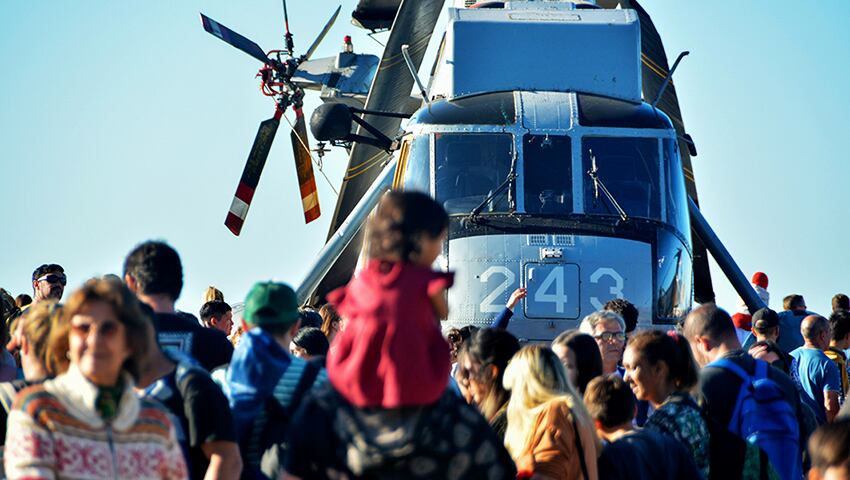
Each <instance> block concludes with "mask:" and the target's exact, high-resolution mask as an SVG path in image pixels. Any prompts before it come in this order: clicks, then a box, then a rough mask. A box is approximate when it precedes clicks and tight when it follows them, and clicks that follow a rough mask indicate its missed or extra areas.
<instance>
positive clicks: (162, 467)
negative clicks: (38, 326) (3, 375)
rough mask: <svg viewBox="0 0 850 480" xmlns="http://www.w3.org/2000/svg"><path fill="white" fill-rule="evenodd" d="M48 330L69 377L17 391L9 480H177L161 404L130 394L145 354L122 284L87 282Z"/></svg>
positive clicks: (178, 462) (144, 324) (177, 456)
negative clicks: (55, 325)
mask: <svg viewBox="0 0 850 480" xmlns="http://www.w3.org/2000/svg"><path fill="white" fill-rule="evenodd" d="M63 318H64V321H63V322H62V324H61V328H58V329H56V330H54V331H53V332H51V336H50V340H49V343H50V346H51V349H53V350H54V351H59V350H61V349H63V348H65V349H67V351H68V357H69V360H70V365H69V368H68V371H67V372H65V373H63V374H61V375H59V376H57V377H56V378H54V379H51V380H47V381H45V382H44V383H42V384H40V385H35V386H31V387H29V388H26V389H24V390H22V391H21V392H20V393H19V394H18V396H17V398H16V399H15V404H14V405H13V407H12V411H11V412H10V413H9V419H8V430H7V434H6V456H5V459H4V461H5V467H6V475H7V477H8V478H10V479H16V478H17V479H20V478H59V479H77V478H86V479H107V478H135V479H183V478H187V470H186V464H185V460H184V458H183V454H182V451H181V449H180V445H179V444H178V442H177V440H176V437H175V430H174V426H173V425H172V424H171V421H170V420H169V419H168V415H167V412H166V410H165V409H164V407H162V406H160V405H159V404H155V403H153V402H151V401H149V400H145V399H142V398H139V397H138V396H137V395H136V394H135V393H134V390H133V385H134V382H135V380H136V379H137V378H138V375H139V363H140V361H141V359H142V358H143V356H144V355H145V354H146V350H147V343H146V342H147V337H148V335H147V329H149V328H152V327H151V325H150V323H149V321H148V319H147V317H145V316H143V314H142V312H141V311H140V309H139V305H138V303H137V300H136V298H135V297H134V296H133V294H132V293H130V291H129V290H127V288H126V287H125V286H124V285H123V284H121V283H120V282H119V281H115V280H90V281H88V282H86V284H85V285H84V286H83V287H82V289H80V290H78V291H77V292H75V293H74V294H73V295H72V296H71V298H70V299H69V301H68V303H67V305H66V306H65V308H64V311H63Z"/></svg>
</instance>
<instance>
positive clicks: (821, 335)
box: [800, 315, 830, 349]
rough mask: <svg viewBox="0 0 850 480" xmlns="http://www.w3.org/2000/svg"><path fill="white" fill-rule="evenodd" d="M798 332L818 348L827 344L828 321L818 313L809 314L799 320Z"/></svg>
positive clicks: (828, 335)
mask: <svg viewBox="0 0 850 480" xmlns="http://www.w3.org/2000/svg"><path fill="white" fill-rule="evenodd" d="M800 333H801V334H803V338H804V339H806V343H810V344H812V345H814V346H816V347H818V348H820V349H824V348H826V347H828V346H829V338H830V334H829V321H828V320H827V319H825V318H824V317H822V316H820V315H809V316H807V317H806V318H804V319H803V321H802V322H800Z"/></svg>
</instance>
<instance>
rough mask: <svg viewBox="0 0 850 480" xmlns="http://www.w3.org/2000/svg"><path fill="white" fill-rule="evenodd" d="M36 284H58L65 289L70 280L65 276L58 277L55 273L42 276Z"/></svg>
mask: <svg viewBox="0 0 850 480" xmlns="http://www.w3.org/2000/svg"><path fill="white" fill-rule="evenodd" d="M36 282H47V283H58V284H60V285H62V286H63V287H64V286H65V285H67V284H68V280H67V279H66V278H65V275H56V274H55V273H48V274H47V275H42V276H41V277H38V279H37V280H36Z"/></svg>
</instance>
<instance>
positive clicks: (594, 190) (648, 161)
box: [582, 137, 661, 219]
mask: <svg viewBox="0 0 850 480" xmlns="http://www.w3.org/2000/svg"><path fill="white" fill-rule="evenodd" d="M594 159H595V164H596V177H597V178H598V182H597V181H594V180H593V178H592V177H591V176H590V175H585V176H584V179H585V180H584V211H585V213H588V214H601V215H615V216H616V215H619V212H618V209H617V206H616V205H615V204H614V202H612V199H613V200H614V201H616V203H617V204H619V205H620V207H621V208H622V209H623V211H624V212H625V213H626V215H628V216H630V217H643V218H654V219H660V218H661V194H660V190H661V189H660V188H659V178H660V176H659V173H658V167H659V158H658V140H657V139H655V138H611V137H585V138H584V139H583V140H582V168H583V170H584V171H585V172H587V171H591V170H592V169H593V166H594V165H593V164H594ZM603 186H604V187H605V188H607V189H608V191H609V192H610V193H611V198H609V197H608V195H606V194H605V193H604V188H603Z"/></svg>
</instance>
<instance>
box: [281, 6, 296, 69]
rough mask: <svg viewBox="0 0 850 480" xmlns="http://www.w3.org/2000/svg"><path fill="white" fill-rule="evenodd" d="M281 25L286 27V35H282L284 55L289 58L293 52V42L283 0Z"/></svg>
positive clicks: (287, 13)
mask: <svg viewBox="0 0 850 480" xmlns="http://www.w3.org/2000/svg"><path fill="white" fill-rule="evenodd" d="M283 23H284V26H285V27H286V34H285V35H284V39H285V42H286V46H285V47H284V49H285V50H286V54H287V55H289V56H290V57H291V56H292V53H293V52H294V51H295V42H294V41H293V39H292V33H290V32H289V12H287V11H286V0H283Z"/></svg>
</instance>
